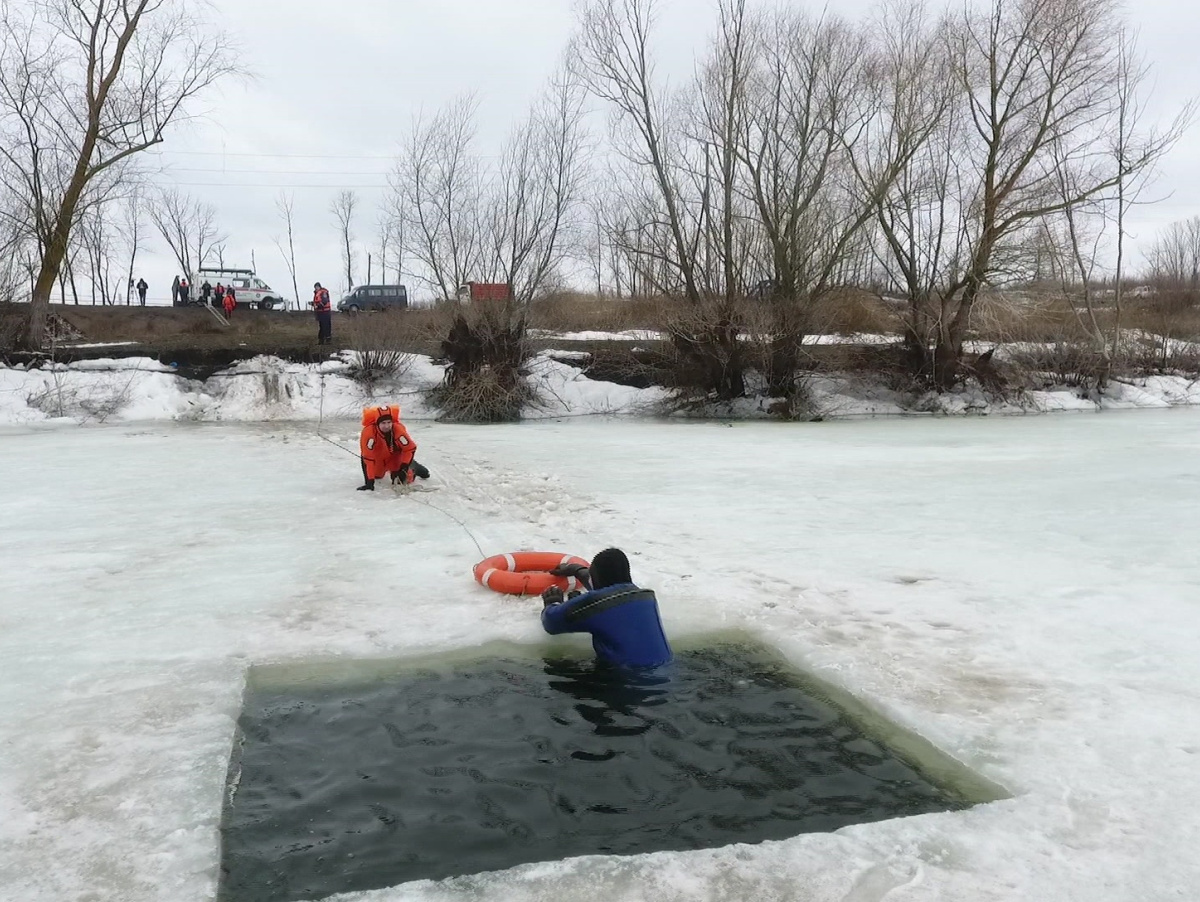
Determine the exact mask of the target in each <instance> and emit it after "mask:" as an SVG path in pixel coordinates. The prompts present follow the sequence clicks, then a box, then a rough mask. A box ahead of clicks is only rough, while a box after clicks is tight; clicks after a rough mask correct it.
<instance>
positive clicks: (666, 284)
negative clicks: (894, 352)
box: [0, 0, 1197, 396]
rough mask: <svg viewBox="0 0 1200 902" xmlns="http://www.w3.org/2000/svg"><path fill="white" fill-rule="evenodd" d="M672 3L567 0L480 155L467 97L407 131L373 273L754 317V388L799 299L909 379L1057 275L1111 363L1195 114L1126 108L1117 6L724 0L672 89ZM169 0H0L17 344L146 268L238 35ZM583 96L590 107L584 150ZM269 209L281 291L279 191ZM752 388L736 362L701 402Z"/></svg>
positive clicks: (708, 319) (777, 352) (1180, 272)
mask: <svg viewBox="0 0 1200 902" xmlns="http://www.w3.org/2000/svg"><path fill="white" fill-rule="evenodd" d="M661 2H662V0H582V2H581V3H580V4H579V8H578V28H577V34H576V36H575V37H574V39H573V42H572V45H571V47H570V48H569V50H568V53H567V54H566V57H565V59H566V60H567V61H568V62H567V63H565V64H564V66H563V67H562V69H561V71H560V73H559V74H558V75H557V76H556V77H555V78H553V79H552V80H551V82H550V84H549V85H548V87H547V89H546V91H545V93H544V94H543V96H541V97H540V98H539V99H538V100H537V101H536V102H535V103H534V105H533V106H532V108H531V109H530V110H529V112H528V114H527V115H526V116H525V117H524V118H523V119H522V120H521V121H520V122H519V123H518V124H517V125H516V126H515V127H514V128H513V130H512V132H511V134H510V135H509V137H508V139H507V141H506V142H505V144H504V146H503V148H502V151H501V153H500V155H499V158H498V161H497V162H495V163H492V164H490V165H489V164H487V163H486V162H485V160H486V159H487V158H485V157H484V156H483V155H481V153H480V152H479V151H478V148H477V141H476V120H477V116H478V107H479V104H478V101H477V99H476V98H475V97H473V96H469V97H465V98H461V99H459V100H457V101H455V102H453V103H452V104H450V105H448V106H447V107H445V108H443V109H441V110H439V111H436V112H435V113H433V114H432V115H424V116H421V117H418V118H417V119H416V121H414V122H413V124H412V126H411V128H410V129H409V130H408V132H407V134H406V135H404V136H403V137H402V140H401V150H400V153H399V157H398V160H397V162H396V166H395V169H394V171H393V174H392V177H391V179H390V182H391V186H392V187H391V190H390V191H389V192H388V194H387V197H386V198H385V199H384V202H383V203H382V204H381V213H380V216H379V219H378V222H377V223H376V225H377V235H376V236H375V237H374V238H373V239H372V240H373V241H374V242H375V243H376V245H377V247H378V251H379V264H380V266H379V271H381V272H382V273H383V274H384V278H385V279H386V278H387V277H388V274H389V273H392V272H394V273H395V277H396V278H399V276H400V273H401V271H402V270H403V271H404V272H407V273H409V274H412V275H415V277H416V278H417V279H418V280H420V281H421V282H423V283H424V284H425V287H426V288H427V289H428V290H429V291H430V292H432V293H433V294H435V295H436V296H438V297H441V298H446V299H451V298H453V297H454V296H455V294H456V291H457V289H458V287H459V286H460V285H461V284H463V283H464V282H466V281H470V280H478V281H496V282H506V283H509V284H511V285H512V286H513V289H514V294H515V296H516V298H517V299H518V300H519V301H521V302H524V301H528V300H530V299H533V298H535V297H537V296H539V295H541V294H544V293H546V292H547V291H549V290H551V289H554V288H557V287H560V286H561V285H563V284H564V282H565V281H567V280H568V279H569V278H570V277H571V275H572V274H577V273H578V272H579V271H580V269H583V270H585V271H586V272H587V273H588V274H589V281H594V284H595V286H596V288H597V290H598V291H614V292H615V293H617V294H621V295H651V294H661V295H668V296H672V297H676V298H679V299H682V300H683V301H684V302H685V303H686V304H687V305H689V306H690V307H691V308H692V309H693V311H694V313H695V316H694V317H693V326H692V327H689V330H685V331H688V332H689V334H687V335H682V336H681V338H683V339H686V340H687V341H689V342H692V343H693V344H697V343H700V344H703V343H705V342H707V343H709V344H715V345H718V346H719V347H718V348H717V349H716V352H718V353H719V354H720V355H723V359H724V360H725V361H726V363H727V364H730V361H733V360H734V359H735V358H738V355H739V354H740V353H741V351H740V346H741V344H744V342H739V337H740V336H741V335H742V334H744V333H745V332H746V331H747V330H750V329H756V330H757V331H758V333H759V336H760V337H761V339H762V341H761V344H762V346H763V353H762V355H761V357H760V358H759V359H758V361H757V365H758V366H759V367H760V368H761V369H762V370H763V372H764V375H765V377H766V379H767V383H768V386H767V387H768V390H769V391H770V393H772V394H775V395H785V396H786V395H788V394H790V393H791V392H792V391H793V390H794V387H795V385H796V376H797V371H798V368H799V366H800V364H801V360H802V357H801V348H802V346H803V342H804V339H805V337H806V336H807V335H808V334H809V333H811V332H812V331H814V330H815V329H817V328H819V326H820V323H819V322H818V321H817V313H816V311H818V310H819V309H820V308H821V305H822V304H823V302H824V301H825V300H826V299H827V298H829V297H830V296H831V295H832V294H833V293H835V292H838V291H840V290H842V289H844V288H845V287H846V286H849V285H854V286H871V287H874V288H875V289H877V290H879V291H881V292H882V291H886V292H888V293H891V294H898V295H900V296H901V297H903V298H904V299H905V310H906V312H905V317H904V323H905V339H906V342H907V344H908V348H909V351H910V357H911V362H912V369H913V371H914V373H916V374H918V375H919V376H921V377H923V378H926V379H928V380H929V381H930V382H931V384H933V385H935V386H937V387H938V388H942V389H945V388H948V387H950V386H951V385H953V384H955V382H956V381H957V380H958V379H959V378H960V375H961V373H962V369H963V365H964V344H965V338H966V335H967V333H968V330H969V327H970V324H971V320H972V315H973V313H974V311H975V309H976V307H977V305H978V303H979V301H980V298H981V296H982V295H983V293H984V292H985V291H986V290H987V289H988V288H989V287H992V286H996V285H1001V284H1005V283H1009V282H1016V281H1023V280H1028V279H1030V278H1033V277H1034V276H1042V275H1043V274H1044V270H1046V269H1047V267H1048V268H1049V270H1050V271H1051V272H1052V273H1053V275H1054V277H1055V278H1056V279H1057V280H1059V281H1061V282H1063V283H1064V284H1070V285H1072V286H1075V287H1078V286H1083V292H1082V295H1080V293H1079V292H1078V291H1075V292H1074V293H1073V294H1072V297H1073V298H1076V299H1077V300H1078V305H1079V306H1078V314H1079V320H1080V323H1081V324H1082V325H1083V326H1084V328H1085V331H1086V332H1087V333H1088V334H1089V335H1090V336H1091V337H1092V338H1093V340H1094V343H1095V345H1096V350H1097V353H1100V354H1102V355H1106V356H1109V357H1111V355H1112V354H1113V353H1115V349H1116V346H1117V338H1116V337H1115V335H1114V332H1113V330H1114V328H1115V329H1117V330H1119V328H1120V316H1119V311H1120V305H1121V300H1122V299H1121V289H1120V287H1119V286H1120V285H1121V284H1122V282H1123V280H1122V276H1123V275H1124V269H1125V266H1126V264H1125V251H1124V239H1125V218H1126V216H1127V213H1128V210H1129V209H1130V207H1131V205H1132V204H1134V203H1137V202H1138V201H1139V198H1140V194H1141V191H1142V188H1143V186H1144V184H1145V181H1146V178H1147V176H1148V175H1149V174H1150V172H1151V171H1152V170H1153V168H1154V166H1155V164H1156V163H1157V162H1158V161H1159V160H1161V158H1162V157H1163V155H1164V154H1165V153H1167V152H1168V151H1169V149H1170V148H1171V147H1172V146H1173V144H1174V143H1175V142H1176V141H1177V140H1178V138H1179V136H1180V134H1181V133H1182V131H1183V129H1184V127H1185V126H1186V125H1187V124H1188V123H1189V121H1190V118H1191V112H1192V110H1191V108H1190V107H1189V108H1187V109H1184V110H1182V111H1181V112H1180V115H1179V116H1178V117H1177V118H1176V119H1175V120H1173V121H1171V122H1169V123H1166V124H1165V126H1161V127H1155V126H1154V125H1152V124H1150V123H1148V122H1146V121H1145V116H1144V113H1143V110H1142V108H1141V105H1140V98H1141V97H1142V87H1143V85H1144V81H1145V78H1146V67H1145V66H1144V64H1142V63H1141V61H1140V60H1139V59H1138V57H1137V53H1136V48H1135V46H1134V42H1133V41H1132V40H1131V39H1130V37H1129V35H1128V33H1127V31H1126V28H1125V22H1124V20H1123V18H1122V14H1121V11H1120V9H1119V6H1118V2H1117V0H975V2H973V3H968V4H967V5H966V6H963V7H958V6H956V7H954V8H953V9H952V10H948V11H945V12H934V11H932V10H931V9H930V8H929V7H927V6H925V5H924V4H923V3H922V2H921V0H882V2H881V3H880V5H879V6H878V7H877V9H876V11H875V12H874V13H873V14H872V15H871V16H870V17H869V18H866V19H864V20H861V21H852V20H848V19H845V18H842V17H839V16H837V15H836V14H834V13H832V12H830V11H829V10H828V9H825V10H823V11H819V12H816V11H810V10H809V9H807V8H805V7H803V6H800V5H793V6H788V7H770V8H759V7H753V8H752V7H751V6H750V4H749V3H748V2H747V0H718V3H717V20H716V28H715V30H714V33H713V36H712V38H711V40H710V42H709V44H708V46H707V47H706V48H705V49H704V51H703V53H702V55H701V56H700V57H699V58H698V60H697V64H696V67H695V74H694V76H693V77H692V78H690V79H689V80H687V81H686V83H684V84H682V85H680V86H677V87H668V83H667V81H666V80H665V79H664V78H662V77H661V76H660V74H659V73H658V71H657V70H656V61H655V57H654V40H653V38H654V30H655V25H656V17H657V13H658V11H659V6H660V3H661ZM188 4H189V0H46V2H43V3H39V4H36V5H33V4H21V5H17V6H14V5H13V4H11V3H10V2H9V0H0V5H2V6H3V10H4V15H3V17H2V21H3V26H2V27H3V32H2V33H0V37H2V43H0V72H2V73H3V74H2V76H0V139H2V141H0V211H3V217H4V218H3V219H2V220H0V290H3V289H4V286H5V285H6V284H7V285H10V286H11V285H15V284H17V283H18V282H19V281H21V280H22V279H24V280H26V281H32V283H33V290H32V295H33V305H32V309H33V316H32V318H31V327H30V328H31V332H30V341H31V343H35V344H36V343H37V342H38V337H39V336H40V335H41V328H42V319H43V318H44V315H45V310H46V304H47V303H48V299H49V296H50V290H51V288H52V287H53V286H54V284H55V283H56V282H57V281H62V282H63V283H64V284H65V283H66V282H68V281H71V280H73V279H74V278H75V274H74V272H73V268H74V267H75V266H76V265H81V266H83V267H84V268H86V270H87V273H86V282H87V283H89V284H92V283H96V284H99V285H100V286H101V287H100V289H98V290H100V291H102V292H106V291H107V289H106V288H105V287H104V286H105V285H108V284H110V283H116V282H121V281H122V278H121V277H122V276H123V273H122V267H119V266H117V265H116V254H115V252H114V250H113V247H114V246H115V243H117V242H123V246H125V248H126V256H130V255H129V254H128V246H129V245H130V243H131V242H130V236H131V235H132V236H134V237H133V240H132V247H133V254H134V255H136V248H137V242H138V240H140V236H141V235H142V234H143V232H144V229H143V227H142V223H141V221H140V219H139V218H138V217H139V213H138V210H139V209H140V207H141V204H134V205H133V209H132V212H129V206H128V201H129V199H130V197H131V196H132V190H133V186H136V185H137V184H138V181H137V178H136V176H137V171H136V159H137V155H138V154H139V153H141V152H142V151H144V150H146V149H147V148H149V147H151V146H153V145H154V144H156V143H158V142H160V141H162V140H163V136H164V131H165V129H166V128H167V127H168V126H169V125H170V124H171V123H172V122H177V121H179V120H180V119H182V118H185V117H186V116H187V114H188V109H189V108H190V107H189V103H190V101H191V100H192V99H193V98H194V97H195V96H196V94H197V93H199V92H200V91H202V90H204V89H205V88H207V87H208V86H209V85H211V84H212V83H213V81H214V80H215V79H216V78H218V77H219V76H220V75H222V74H223V73H225V72H227V71H230V68H231V67H230V46H229V43H228V40H227V39H225V38H224V37H223V36H221V35H220V34H215V33H213V32H212V31H211V30H210V29H207V28H205V27H203V26H202V25H201V24H200V23H199V22H198V21H197V20H196V17H195V16H194V14H193V13H192V12H191V8H190V6H189V5H188ZM168 46H170V48H171V49H170V52H168ZM589 97H590V98H592V99H593V100H594V101H595V102H598V103H599V104H600V105H601V106H602V107H603V108H604V110H605V111H606V112H607V113H608V114H609V123H610V128H609V133H608V135H607V141H606V142H605V146H604V148H603V152H600V153H596V152H595V151H596V149H597V148H596V146H595V145H596V144H597V143H598V142H597V140H596V139H594V138H593V136H590V135H589V134H588V133H587V131H586V129H585V126H584V123H585V121H586V113H587V110H588V98H589ZM142 197H143V199H144V200H145V207H146V209H147V210H148V211H149V217H150V221H151V224H152V225H153V227H154V229H155V230H156V231H157V232H158V234H159V235H160V236H161V237H162V238H163V239H164V240H165V241H166V242H167V244H168V245H169V246H170V247H171V249H172V251H173V252H174V254H175V256H176V258H177V260H178V262H179V264H180V266H181V268H182V269H183V270H184V271H185V272H188V271H192V264H194V263H198V262H200V261H203V260H204V259H205V257H206V255H208V254H209V253H213V252H215V250H216V249H217V248H219V247H220V246H221V240H222V236H221V235H220V234H219V232H218V230H217V228H216V226H215V224H214V222H213V219H212V215H211V214H212V211H211V209H210V208H208V207H206V206H205V205H204V204H203V203H201V202H198V201H196V200H194V199H192V198H189V197H186V196H180V195H178V194H173V193H172V192H165V193H159V194H156V195H153V196H150V195H145V194H143V195H142ZM121 204H125V205H126V206H125V207H122V206H120V205H121ZM359 205H360V199H359V197H358V196H357V195H356V194H354V193H353V192H349V191H346V192H342V193H340V194H339V195H337V196H336V197H335V198H334V201H333V204H332V205H331V207H330V208H329V212H330V215H331V217H332V220H333V222H334V223H335V224H336V226H337V229H338V233H339V238H340V245H341V250H342V259H343V265H344V275H345V278H346V282H347V284H348V285H349V284H353V283H354V280H355V276H356V272H358V273H361V260H359V259H358V251H357V250H356V236H357V231H358V230H359V229H360V225H359V223H358V221H357V220H358V210H359V208H360V207H359ZM278 208H279V212H280V218H281V223H282V225H283V227H284V233H285V234H284V236H282V237H280V238H277V239H276V244H277V246H278V248H279V250H280V253H281V255H282V257H283V259H284V260H285V262H286V263H287V265H288V267H289V272H290V273H291V276H292V281H293V288H294V289H295V290H296V291H297V294H299V290H298V286H297V285H296V281H297V279H296V259H295V255H296V250H295V230H294V222H295V220H294V217H295V206H294V201H293V200H292V199H291V198H289V197H282V196H281V198H280V199H279V201H278ZM120 210H124V211H125V212H123V213H118V212H116V211H120ZM1189 229H1192V230H1193V231H1195V230H1196V229H1197V227H1196V225H1195V223H1194V222H1193V223H1191V224H1184V225H1181V226H1179V227H1177V230H1176V231H1173V232H1168V233H1167V234H1165V235H1164V236H1163V239H1162V241H1161V242H1160V245H1161V247H1159V248H1156V250H1155V252H1154V253H1152V254H1151V255H1150V260H1149V262H1150V264H1151V269H1152V270H1153V271H1154V272H1155V273H1156V274H1158V275H1157V276H1156V278H1160V279H1168V278H1169V279H1172V280H1174V282H1173V284H1182V282H1184V281H1186V279H1185V278H1184V275H1185V274H1186V272H1187V271H1188V267H1189V266H1191V273H1192V275H1191V276H1190V278H1192V279H1193V281H1194V279H1195V271H1196V269H1197V264H1196V260H1195V255H1193V256H1192V257H1191V258H1188V257H1187V250H1186V245H1187V244H1188V239H1187V236H1188V235H1189V234H1190V233H1189V231H1188V230H1189ZM1114 244H1115V247H1116V265H1115V276H1116V283H1117V285H1118V291H1117V301H1116V303H1117V309H1118V316H1117V318H1116V325H1115V326H1114V325H1113V322H1112V321H1111V319H1110V318H1101V317H1099V316H1097V315H1096V305H1095V304H1094V303H1093V295H1092V293H1091V292H1090V290H1089V286H1091V285H1093V284H1094V283H1096V282H1097V281H1098V280H1099V279H1101V278H1103V277H1105V276H1112V275H1114V272H1113V267H1111V266H1109V265H1107V261H1106V259H1105V254H1106V253H1107V252H1106V251H1105V250H1104V249H1105V248H1106V247H1109V246H1111V245H1114ZM1192 244H1193V246H1194V245H1195V244H1196V240H1195V239H1194V238H1193V240H1192ZM1047 261H1049V263H1048V264H1047ZM131 266H132V264H131ZM747 298H752V299H753V300H754V304H755V315H756V317H757V320H756V322H755V324H753V325H750V324H748V323H747V321H746V315H745V309H746V299H747ZM1080 298H1081V299H1080ZM692 333H696V334H692ZM741 365H742V364H741V363H738V364H736V366H733V364H730V366H733V368H734V369H735V370H736V369H737V367H740V366H741ZM728 368H729V367H728V366H727V367H726V369H728ZM743 387H744V382H743V380H741V378H740V375H739V374H738V373H736V372H735V373H733V376H732V377H731V378H725V379H724V382H723V385H722V387H721V388H720V391H722V392H723V393H725V394H737V393H740V391H741V390H742V389H743Z"/></svg>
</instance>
